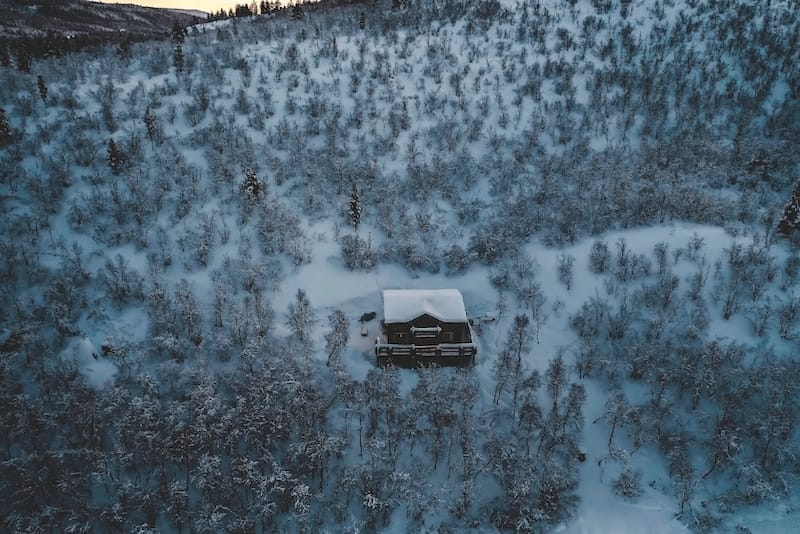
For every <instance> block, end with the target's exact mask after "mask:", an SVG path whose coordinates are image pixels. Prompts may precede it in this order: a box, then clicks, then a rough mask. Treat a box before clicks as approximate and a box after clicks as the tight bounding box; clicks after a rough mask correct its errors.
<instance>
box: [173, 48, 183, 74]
mask: <svg viewBox="0 0 800 534" xmlns="http://www.w3.org/2000/svg"><path fill="white" fill-rule="evenodd" d="M172 64H173V65H174V66H175V72H177V73H181V72H183V47H182V46H181V45H179V44H177V45H175V51H174V52H173V53H172Z"/></svg>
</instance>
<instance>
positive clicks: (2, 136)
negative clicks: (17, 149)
mask: <svg viewBox="0 0 800 534" xmlns="http://www.w3.org/2000/svg"><path fill="white" fill-rule="evenodd" d="M12 139H13V137H12V135H11V126H10V125H9V124H8V119H7V118H6V110H5V109H3V108H0V146H3V145H6V144H8V143H10V142H11V140H12Z"/></svg>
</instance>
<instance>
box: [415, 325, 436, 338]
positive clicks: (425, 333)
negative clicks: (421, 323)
mask: <svg viewBox="0 0 800 534" xmlns="http://www.w3.org/2000/svg"><path fill="white" fill-rule="evenodd" d="M441 332H442V329H441V328H440V327H438V326H431V327H423V328H418V327H416V326H412V327H411V334H412V335H413V336H414V337H417V338H420V339H434V338H436V337H438V336H439V334H440V333H441Z"/></svg>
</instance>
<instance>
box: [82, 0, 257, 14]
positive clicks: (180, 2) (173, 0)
mask: <svg viewBox="0 0 800 534" xmlns="http://www.w3.org/2000/svg"><path fill="white" fill-rule="evenodd" d="M95 1H100V2H103V3H106V4H136V5H140V6H148V7H162V8H163V7H169V8H174V9H197V10H199V11H205V12H206V13H211V12H216V11H219V10H220V8H224V9H225V10H226V11H227V10H228V9H230V8H232V7H234V6H235V5H236V4H248V5H249V4H250V3H251V2H252V0H95ZM259 3H260V2H259Z"/></svg>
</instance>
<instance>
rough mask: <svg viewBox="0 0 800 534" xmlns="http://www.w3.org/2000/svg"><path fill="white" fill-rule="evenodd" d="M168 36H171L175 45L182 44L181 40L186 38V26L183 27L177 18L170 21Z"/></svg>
mask: <svg viewBox="0 0 800 534" xmlns="http://www.w3.org/2000/svg"><path fill="white" fill-rule="evenodd" d="M170 38H172V41H173V42H174V43H175V44H177V45H181V44H183V41H185V40H186V28H184V27H183V26H182V25H181V23H180V22H178V21H177V20H176V21H175V22H174V23H172V31H171V32H170Z"/></svg>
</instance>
